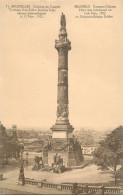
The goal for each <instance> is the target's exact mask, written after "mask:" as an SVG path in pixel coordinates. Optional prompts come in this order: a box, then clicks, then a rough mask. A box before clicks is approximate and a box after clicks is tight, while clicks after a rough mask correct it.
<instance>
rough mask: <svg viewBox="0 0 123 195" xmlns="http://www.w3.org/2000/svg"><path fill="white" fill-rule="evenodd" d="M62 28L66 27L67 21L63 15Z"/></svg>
mask: <svg viewBox="0 0 123 195" xmlns="http://www.w3.org/2000/svg"><path fill="white" fill-rule="evenodd" d="M61 27H66V19H65V15H64V14H63V13H62V15H61Z"/></svg>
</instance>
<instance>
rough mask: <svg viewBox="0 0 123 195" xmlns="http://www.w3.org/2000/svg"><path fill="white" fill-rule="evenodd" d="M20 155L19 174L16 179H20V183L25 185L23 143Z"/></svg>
mask: <svg viewBox="0 0 123 195" xmlns="http://www.w3.org/2000/svg"><path fill="white" fill-rule="evenodd" d="M20 147H21V156H20V174H19V178H18V180H19V181H20V184H21V185H23V186H24V185H25V177H24V158H23V149H24V145H23V144H21V145H20Z"/></svg>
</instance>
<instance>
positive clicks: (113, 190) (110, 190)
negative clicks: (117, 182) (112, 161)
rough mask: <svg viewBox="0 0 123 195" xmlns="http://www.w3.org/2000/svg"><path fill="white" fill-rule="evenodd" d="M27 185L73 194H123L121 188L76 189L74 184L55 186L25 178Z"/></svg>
mask: <svg viewBox="0 0 123 195" xmlns="http://www.w3.org/2000/svg"><path fill="white" fill-rule="evenodd" d="M25 184H28V185H35V186H38V187H40V188H50V189H51V188H53V189H56V190H61V191H66V192H67V191H71V192H72V193H73V194H74V192H75V191H78V192H80V193H84V194H92V193H95V194H100V195H121V194H122V193H123V189H121V188H120V187H105V186H90V185H87V184H82V183H79V184H78V185H77V187H76V189H74V184H72V183H71V184H55V183H50V182H47V181H45V180H43V181H37V180H35V179H30V178H25Z"/></svg>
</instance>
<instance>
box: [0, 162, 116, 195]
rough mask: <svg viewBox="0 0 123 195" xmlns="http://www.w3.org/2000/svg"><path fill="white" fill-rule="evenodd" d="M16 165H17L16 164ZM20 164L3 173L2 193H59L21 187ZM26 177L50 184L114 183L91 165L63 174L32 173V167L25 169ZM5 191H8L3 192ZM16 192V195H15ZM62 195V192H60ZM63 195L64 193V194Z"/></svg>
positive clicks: (0, 187) (0, 184) (107, 175)
mask: <svg viewBox="0 0 123 195" xmlns="http://www.w3.org/2000/svg"><path fill="white" fill-rule="evenodd" d="M14 163H15V164H14ZM18 166H19V162H18V163H17V161H14V162H12V166H10V165H7V166H6V167H5V168H4V169H2V171H3V176H4V180H3V181H0V189H1V191H0V192H1V193H0V195H1V194H2V193H3V192H6V193H5V194H7V193H8V191H9V190H8V191H7V189H11V190H13V191H11V192H12V194H17V193H16V192H17V191H18V194H19V193H20V194H21V193H23V192H30V193H37V194H38V193H39V194H40V193H43V194H47V193H48V194H55V193H57V191H56V190H52V189H50V190H48V189H45V188H43V189H41V188H38V187H37V186H29V185H25V186H20V185H18V176H19V168H18ZM24 172H25V177H26V178H33V179H36V180H39V181H41V180H43V179H46V180H47V181H49V182H53V183H64V182H78V183H101V182H102V183H105V182H109V181H112V180H113V178H112V177H111V175H110V174H108V173H107V174H106V173H105V174H104V173H103V172H101V171H100V170H98V168H97V166H94V165H90V166H87V167H85V168H83V169H74V170H70V171H67V172H64V173H62V174H57V173H53V172H44V171H42V172H41V171H32V166H28V167H25V169H24ZM3 189H6V191H5V190H3ZM14 192H15V193H14ZM59 193H61V192H59ZM62 194H63V192H62Z"/></svg>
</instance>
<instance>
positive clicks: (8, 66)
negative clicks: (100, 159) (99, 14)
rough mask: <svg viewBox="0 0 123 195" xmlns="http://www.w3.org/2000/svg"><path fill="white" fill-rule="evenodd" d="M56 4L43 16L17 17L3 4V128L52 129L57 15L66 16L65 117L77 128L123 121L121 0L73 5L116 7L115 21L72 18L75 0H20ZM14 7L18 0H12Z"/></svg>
mask: <svg viewBox="0 0 123 195" xmlns="http://www.w3.org/2000/svg"><path fill="white" fill-rule="evenodd" d="M18 2H19V4H31V5H34V4H35V5H46V4H47V5H60V7H61V8H59V9H57V10H56V11H55V12H48V14H47V15H46V17H45V18H43V19H42V18H40V19H39V18H35V19H30V18H26V19H24V18H19V16H18V15H17V14H16V12H10V11H8V10H7V9H6V7H5V6H6V4H9V5H11V4H12V3H13V4H15V1H14V0H12V1H7V0H5V1H3V0H2V1H1V10H0V14H1V16H2V17H0V29H1V30H0V35H1V37H2V39H1V40H0V121H1V122H2V124H4V125H5V126H6V127H7V128H8V127H11V126H12V125H13V124H17V127H18V128H24V127H30V128H31V127H32V128H35V127H38V128H50V127H51V126H52V125H53V124H55V121H56V107H57V105H56V104H57V103H56V102H57V69H58V54H57V51H56V49H55V47H54V45H55V39H58V33H59V29H60V15H61V12H64V14H65V15H66V23H67V26H66V27H67V32H68V38H69V40H70V41H71V46H72V49H71V51H69V56H68V63H69V65H68V66H69V119H70V123H71V124H72V125H73V126H74V127H75V128H78V127H85V128H92V129H95V130H105V129H109V128H115V127H117V126H119V125H122V121H123V104H122V101H123V87H122V86H123V44H122V43H123V35H122V34H123V12H122V10H123V2H122V1H121V0H119V1H117V2H116V1H115V2H114V1H113V0H107V1H105V0H104V1H96V0H94V1H93V2H92V1H89V0H86V1H85V0H83V1H79V0H78V1H76V4H84V5H85V4H90V5H93V4H96V5H97V4H98V5H105V4H107V3H108V5H115V6H116V9H114V10H113V12H112V14H113V19H112V18H106V19H97V18H96V19H94V18H92V19H83V18H75V16H76V15H78V14H80V12H79V11H78V10H77V9H75V8H74V6H75V1H69V0H67V1H65V0H62V1H53V0H52V1H40V0H39V1H37V0H36V1H29V0H26V1H23V0H20V1H18ZM16 4H17V1H16Z"/></svg>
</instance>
